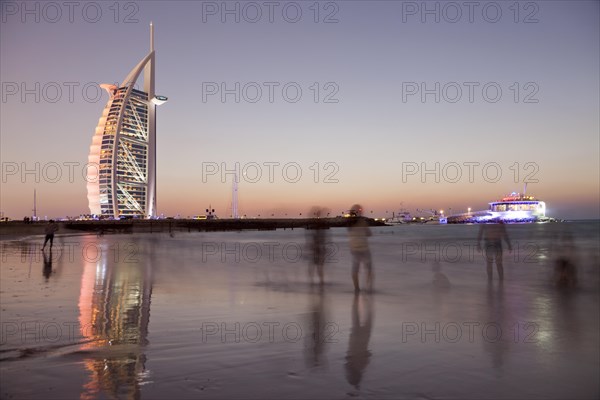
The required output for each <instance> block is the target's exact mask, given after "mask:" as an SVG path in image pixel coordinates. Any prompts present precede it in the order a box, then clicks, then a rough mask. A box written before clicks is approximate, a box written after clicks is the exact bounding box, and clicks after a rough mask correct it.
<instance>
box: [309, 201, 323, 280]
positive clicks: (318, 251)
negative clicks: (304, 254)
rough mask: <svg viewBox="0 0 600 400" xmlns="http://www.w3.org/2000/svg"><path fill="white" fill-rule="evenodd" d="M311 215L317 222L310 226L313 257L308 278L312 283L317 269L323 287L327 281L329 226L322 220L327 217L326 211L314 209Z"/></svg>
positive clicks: (310, 259) (310, 247)
mask: <svg viewBox="0 0 600 400" xmlns="http://www.w3.org/2000/svg"><path fill="white" fill-rule="evenodd" d="M310 215H311V216H314V217H315V221H314V223H312V224H311V225H310V226H309V228H310V229H309V237H308V247H309V249H310V252H311V256H310V258H309V262H308V276H309V278H310V281H311V283H312V282H313V276H314V273H315V269H316V270H317V274H318V275H319V283H320V284H321V285H323V284H324V281H325V277H324V274H325V272H324V267H325V260H326V258H327V248H326V244H325V242H326V239H327V231H326V229H327V226H325V224H324V223H323V221H322V220H321V219H320V218H321V217H322V216H323V215H325V209H322V208H320V207H313V208H312V209H311V211H310Z"/></svg>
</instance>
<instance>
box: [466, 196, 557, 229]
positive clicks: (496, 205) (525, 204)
mask: <svg viewBox="0 0 600 400" xmlns="http://www.w3.org/2000/svg"><path fill="white" fill-rule="evenodd" d="M489 205H490V206H489V209H488V211H487V212H486V213H485V215H479V216H477V217H476V218H477V220H478V221H480V222H485V221H486V220H502V221H505V222H537V221H545V220H546V219H547V218H546V203H544V202H543V201H541V200H539V199H536V198H535V197H533V196H526V195H524V194H520V193H515V192H512V193H511V194H510V195H508V196H506V197H503V198H502V199H501V200H498V201H493V202H491V203H489Z"/></svg>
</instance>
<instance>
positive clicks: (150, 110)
mask: <svg viewBox="0 0 600 400" xmlns="http://www.w3.org/2000/svg"><path fill="white" fill-rule="evenodd" d="M142 70H143V72H144V75H143V76H144V78H143V79H144V90H143V91H142V90H138V89H136V88H135V87H134V86H135V85H136V82H137V80H138V78H139V77H140V75H141V73H142ZM100 87H102V88H103V89H105V90H106V91H107V92H108V94H109V99H108V102H107V103H106V106H105V107H104V110H103V112H102V116H101V117H100V120H99V121H98V126H97V127H96V132H95V134H94V137H93V138H92V144H91V146H90V154H89V157H88V161H89V164H88V170H87V176H88V184H87V192H88V202H89V208H90V212H91V213H92V214H96V215H102V216H108V217H114V218H119V217H121V216H140V217H147V218H150V217H154V216H156V106H157V105H159V104H162V103H164V102H165V101H166V100H167V98H166V97H164V96H156V95H155V93H154V27H153V26H152V24H150V52H149V53H148V55H146V57H144V58H143V59H142V60H141V61H140V62H139V63H138V65H136V66H135V68H134V69H133V70H131V72H130V73H129V75H127V77H126V78H125V80H124V81H123V83H121V85H120V86H116V85H111V84H102V85H100Z"/></svg>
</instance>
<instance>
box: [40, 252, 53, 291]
mask: <svg viewBox="0 0 600 400" xmlns="http://www.w3.org/2000/svg"><path fill="white" fill-rule="evenodd" d="M49 253H50V254H46V253H44V269H43V270H42V274H43V275H44V278H46V282H48V279H50V275H52V246H50V252H49Z"/></svg>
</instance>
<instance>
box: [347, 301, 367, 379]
mask: <svg viewBox="0 0 600 400" xmlns="http://www.w3.org/2000/svg"><path fill="white" fill-rule="evenodd" d="M361 298H362V300H363V302H362V305H361V304H360V299H361ZM361 306H362V307H361ZM361 314H362V315H361ZM361 317H362V318H361ZM361 319H362V324H361ZM372 326H373V305H372V303H371V299H370V298H369V296H368V295H367V296H361V295H359V294H355V295H354V300H353V302H352V330H351V331H350V339H349V340H348V352H347V353H346V379H347V380H348V383H350V384H351V385H352V386H354V387H355V388H356V389H360V382H361V380H362V377H363V374H364V372H365V369H366V368H367V365H369V361H370V359H371V351H370V350H369V340H370V339H371V329H372Z"/></svg>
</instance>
